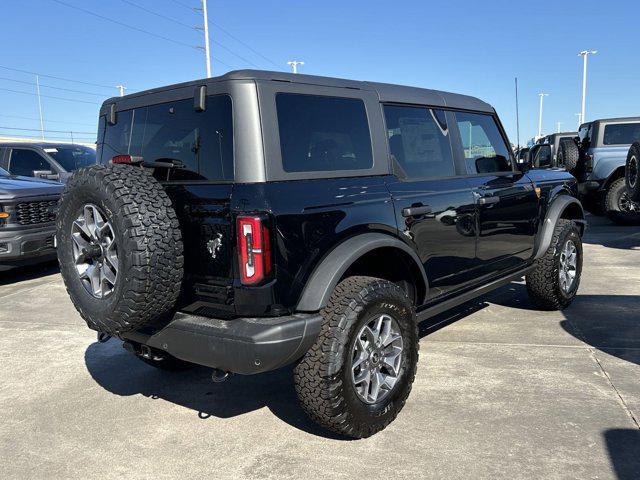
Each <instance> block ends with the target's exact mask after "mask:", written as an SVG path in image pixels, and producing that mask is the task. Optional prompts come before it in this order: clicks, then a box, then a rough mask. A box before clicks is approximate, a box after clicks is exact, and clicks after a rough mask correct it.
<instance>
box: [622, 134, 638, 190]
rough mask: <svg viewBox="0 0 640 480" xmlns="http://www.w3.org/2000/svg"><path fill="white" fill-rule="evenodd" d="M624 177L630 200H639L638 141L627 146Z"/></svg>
mask: <svg viewBox="0 0 640 480" xmlns="http://www.w3.org/2000/svg"><path fill="white" fill-rule="evenodd" d="M624 179H625V185H626V186H627V193H628V194H629V197H630V198H631V200H633V201H634V202H640V142H635V143H633V145H631V148H629V153H628V154H627V163H626V166H625V169H624Z"/></svg>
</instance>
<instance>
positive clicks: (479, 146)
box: [456, 112, 512, 174]
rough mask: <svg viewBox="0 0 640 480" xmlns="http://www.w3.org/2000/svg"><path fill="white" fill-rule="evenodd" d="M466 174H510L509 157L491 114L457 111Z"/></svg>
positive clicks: (507, 149)
mask: <svg viewBox="0 0 640 480" xmlns="http://www.w3.org/2000/svg"><path fill="white" fill-rule="evenodd" d="M456 122H457V123H458V130H459V131H460V137H461V138H460V141H461V143H462V148H463V149H464V158H465V164H466V167H467V173H469V174H475V173H493V172H511V171H512V167H511V155H510V153H509V148H508V147H507V144H506V143H505V141H504V139H503V138H502V135H500V130H499V129H498V125H497V124H496V122H495V120H494V119H493V117H492V116H491V115H485V114H480V113H467V112H456Z"/></svg>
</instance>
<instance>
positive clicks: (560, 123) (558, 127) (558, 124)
mask: <svg viewBox="0 0 640 480" xmlns="http://www.w3.org/2000/svg"><path fill="white" fill-rule="evenodd" d="M556 125H557V131H556V133H560V125H562V122H556Z"/></svg>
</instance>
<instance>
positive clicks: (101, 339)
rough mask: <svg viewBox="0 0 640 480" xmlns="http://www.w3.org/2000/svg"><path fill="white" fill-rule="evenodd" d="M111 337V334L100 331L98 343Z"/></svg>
mask: <svg viewBox="0 0 640 480" xmlns="http://www.w3.org/2000/svg"><path fill="white" fill-rule="evenodd" d="M110 339H111V335H108V334H106V333H103V332H98V343H105V342H108V341H109V340H110Z"/></svg>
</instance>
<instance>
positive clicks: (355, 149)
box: [276, 93, 373, 172]
mask: <svg viewBox="0 0 640 480" xmlns="http://www.w3.org/2000/svg"><path fill="white" fill-rule="evenodd" d="M276 109H277V113H278V129H279V132H280V150H281V154H282V168H283V170H284V171H285V172H323V171H335V170H363V169H369V168H372V167H373V154H372V152H371V136H370V134H369V124H368V121H367V113H366V110H365V106H364V102H363V101H362V100H359V99H355V98H339V97H321V96H314V95H300V94H290V93H279V94H277V95H276Z"/></svg>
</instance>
